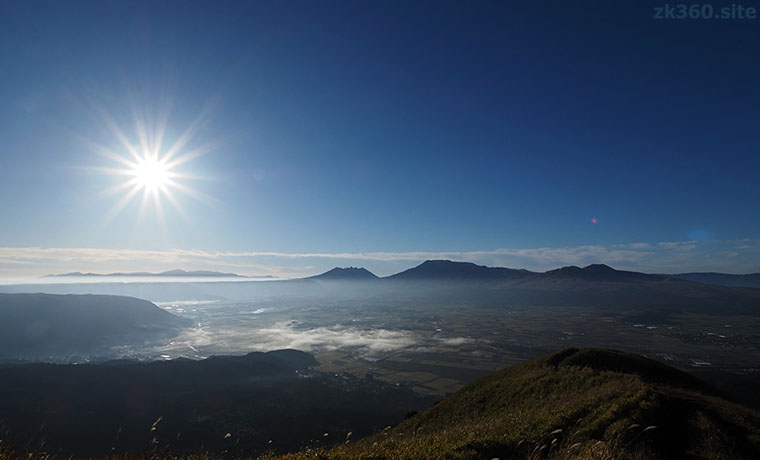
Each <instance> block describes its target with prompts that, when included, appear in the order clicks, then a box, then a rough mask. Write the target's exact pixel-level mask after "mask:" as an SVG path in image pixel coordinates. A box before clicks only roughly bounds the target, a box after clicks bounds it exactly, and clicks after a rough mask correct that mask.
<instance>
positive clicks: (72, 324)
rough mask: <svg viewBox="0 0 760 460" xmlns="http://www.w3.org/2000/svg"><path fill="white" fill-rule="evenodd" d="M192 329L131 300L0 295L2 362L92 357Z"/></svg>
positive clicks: (151, 306) (186, 322) (148, 304)
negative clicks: (76, 355)
mask: <svg viewBox="0 0 760 460" xmlns="http://www.w3.org/2000/svg"><path fill="white" fill-rule="evenodd" d="M190 324H192V322H191V321H189V320H188V319H186V318H180V317H178V316H175V315H173V314H171V313H169V312H167V311H165V310H162V309H160V308H158V307H157V306H155V305H154V304H153V303H151V302H148V301H147V300H141V299H135V298H131V297H122V296H111V295H50V294H0V358H7V359H17V358H45V357H46V356H48V355H51V354H55V355H58V356H60V355H64V354H67V353H93V352H97V351H98V350H99V348H101V347H111V346H121V345H128V344H134V343H141V342H145V341H147V340H154V339H158V338H165V337H170V336H172V335H174V334H176V332H177V331H178V330H179V329H181V328H183V327H186V326H189V325H190Z"/></svg>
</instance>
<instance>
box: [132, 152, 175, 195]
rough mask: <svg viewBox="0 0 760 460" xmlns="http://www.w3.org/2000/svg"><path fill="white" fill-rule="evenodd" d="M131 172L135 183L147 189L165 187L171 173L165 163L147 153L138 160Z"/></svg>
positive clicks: (153, 189)
mask: <svg viewBox="0 0 760 460" xmlns="http://www.w3.org/2000/svg"><path fill="white" fill-rule="evenodd" d="M131 173H132V175H134V176H135V180H136V181H137V185H138V186H139V187H140V188H142V189H145V190H147V191H155V190H156V189H162V190H163V189H165V188H166V185H167V184H168V182H169V177H170V175H171V173H170V172H169V167H168V166H167V165H166V163H164V162H162V161H159V160H158V159H157V158H155V157H152V156H149V155H145V157H144V158H143V159H142V160H140V161H138V162H137V164H136V165H135V167H134V169H133V170H132V171H131Z"/></svg>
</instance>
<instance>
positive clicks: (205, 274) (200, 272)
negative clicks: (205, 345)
mask: <svg viewBox="0 0 760 460" xmlns="http://www.w3.org/2000/svg"><path fill="white" fill-rule="evenodd" d="M67 276H72V277H74V276H194V277H216V276H218V277H224V278H248V277H247V276H243V275H238V274H237V273H222V272H214V271H209V270H190V271H187V270H180V269H175V270H168V271H165V272H161V273H150V272H127V273H122V272H117V273H82V272H71V273H62V274H59V275H45V277H46V278H57V277H67ZM258 278H270V277H268V276H261V277H258Z"/></svg>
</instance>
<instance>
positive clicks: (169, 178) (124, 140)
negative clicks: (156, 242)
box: [88, 110, 215, 224]
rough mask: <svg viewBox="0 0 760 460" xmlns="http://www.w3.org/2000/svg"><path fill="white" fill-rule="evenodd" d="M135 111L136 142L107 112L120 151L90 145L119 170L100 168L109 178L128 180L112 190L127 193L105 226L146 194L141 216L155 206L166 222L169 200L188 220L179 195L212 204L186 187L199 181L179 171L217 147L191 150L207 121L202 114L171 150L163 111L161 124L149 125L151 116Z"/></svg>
mask: <svg viewBox="0 0 760 460" xmlns="http://www.w3.org/2000/svg"><path fill="white" fill-rule="evenodd" d="M136 113H137V111H135V110H133V118H134V128H135V135H134V136H133V138H134V139H135V140H136V141H137V142H136V143H133V142H131V139H130V136H128V135H127V134H126V132H125V131H124V130H123V129H122V128H121V127H120V126H119V125H118V124H117V123H116V122H115V121H114V120H113V119H112V118H111V117H110V116H109V115H108V114H106V113H105V112H103V111H100V115H101V117H102V118H103V120H104V121H105V122H106V124H107V126H108V127H109V129H110V131H111V132H112V134H113V135H114V137H115V138H116V140H117V141H118V145H119V148H117V149H113V148H105V147H102V146H99V145H94V144H92V143H88V144H89V145H90V146H91V147H94V149H95V151H96V152H97V153H98V154H100V155H101V156H103V157H106V158H107V159H109V160H110V161H113V162H115V163H116V166H115V167H106V168H98V169H99V170H100V171H101V172H104V173H106V174H109V175H116V176H122V177H126V179H125V180H123V181H121V182H120V183H118V184H117V185H115V186H113V187H111V188H110V189H109V190H107V192H109V194H118V193H123V195H122V196H121V198H120V199H119V200H118V201H117V202H116V203H115V204H114V205H113V206H112V207H111V208H110V209H109V210H108V212H107V213H106V214H105V216H104V222H103V223H104V224H107V223H108V222H110V221H111V220H112V219H113V218H114V217H116V216H117V215H119V214H120V213H121V211H122V210H123V209H124V208H125V207H126V206H127V205H128V204H129V203H130V202H131V201H132V200H133V199H134V198H136V197H139V196H140V195H142V202H141V205H140V211H139V215H140V216H142V215H143V214H144V213H145V211H146V210H147V208H148V207H151V206H152V207H153V208H154V209H155V211H156V216H157V217H158V218H159V220H160V221H161V222H162V223H163V201H164V200H166V201H168V202H169V203H171V204H172V206H173V207H174V208H175V209H176V210H177V211H178V213H179V214H180V215H182V216H183V217H185V218H187V216H186V215H185V213H184V210H183V209H182V207H181V206H180V203H179V201H178V200H177V196H176V194H177V193H178V192H179V193H182V194H184V195H188V196H190V197H192V198H195V199H199V200H201V201H211V200H210V198H209V197H207V196H206V195H204V194H203V193H201V192H199V191H197V190H195V189H193V188H191V187H190V186H188V185H187V184H186V182H188V181H189V180H192V179H195V178H197V176H192V175H190V174H187V173H183V172H181V171H180V170H179V168H178V167H179V166H180V165H182V164H184V163H187V162H188V161H190V160H192V159H194V158H196V157H198V156H200V155H203V154H205V153H208V152H210V151H211V150H213V149H214V148H215V145H214V144H212V143H207V144H203V145H201V146H193V147H190V145H191V144H196V143H195V142H191V141H192V140H193V138H194V137H195V136H196V135H197V134H198V131H199V129H200V127H201V126H202V123H203V121H204V119H205V118H204V114H203V113H201V115H199V116H198V117H197V118H196V119H195V121H194V122H193V123H191V124H190V126H189V127H188V128H187V129H186V130H185V131H184V132H182V134H181V135H180V136H178V137H177V139H176V140H175V141H174V142H173V143H172V144H171V145H170V146H169V147H168V148H164V137H165V134H166V128H167V116H166V113H165V112H162V116H159V117H158V120H159V122H158V123H155V124H153V125H149V124H148V123H146V122H145V121H144V120H145V119H146V118H147V117H141V116H137V115H135V114H136Z"/></svg>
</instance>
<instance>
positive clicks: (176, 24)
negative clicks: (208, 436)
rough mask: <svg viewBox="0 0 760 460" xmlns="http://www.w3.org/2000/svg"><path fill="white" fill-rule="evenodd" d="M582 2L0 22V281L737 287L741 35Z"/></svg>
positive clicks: (753, 241)
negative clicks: (164, 161)
mask: <svg viewBox="0 0 760 460" xmlns="http://www.w3.org/2000/svg"><path fill="white" fill-rule="evenodd" d="M571 3H573V4H571ZM582 4H583V5H584V7H583V8H580V7H579V6H578V5H579V4H575V3H574V2H533V1H520V2H509V1H475V2H469V1H468V2H465V1H458V2H447V1H432V2H423V1H411V2H410V1H341V2H333V1H318V2H317V1H303V2H301V1H290V0H286V1H239V2H234V1H225V2H209V1H202V2H191V1H177V2H173V1H158V2H156V1H150V2H138V1H121V2H104V1H93V2H86V1H78V2H60V1H53V2H37V1H17V2H9V1H6V2H2V5H1V6H0V63H1V64H0V100H1V101H3V103H2V105H0V197H1V198H2V199H0V275H4V276H11V275H14V274H18V275H21V274H24V275H26V274H43V273H50V272H61V271H72V270H82V271H109V270H128V269H135V270H140V269H147V270H160V269H170V268H186V269H200V268H203V269H219V270H232V271H237V272H240V273H247V274H283V275H288V274H303V273H312V272H317V271H321V270H322V269H327V268H330V267H331V266H333V265H364V266H367V267H368V268H371V269H374V270H375V271H377V272H379V273H380V274H386V273H389V272H392V271H395V270H397V269H402V268H407V267H409V266H411V265H414V264H416V263H417V262H419V261H421V260H424V258H428V257H438V256H441V257H450V258H456V259H460V260H472V261H476V262H481V263H488V264H491V265H506V266H513V267H526V268H533V269H547V268H553V267H557V266H561V265H567V264H571V263H575V264H585V263H592V262H602V263H609V264H611V265H613V266H616V267H621V268H631V269H640V270H646V271H691V270H720V271H728V272H750V271H760V212H759V211H760V205H759V204H758V203H760V185H758V184H760V151H759V150H760V149H759V147H760V145H759V143H758V133H759V132H760V58H759V57H758V56H760V19H754V20H752V19H734V20H708V19H701V18H700V19H682V20H678V19H670V20H658V19H655V18H654V17H653V16H654V7H656V6H661V5H662V3H661V2H660V3H658V2H654V3H649V2H642V1H627V2H623V1H620V2H618V1H614V2H613V1H604V2H583V3H582ZM713 5H714V7H715V9H716V10H717V9H718V8H719V7H721V6H725V5H730V3H725V2H716V3H713ZM743 5H744V6H748V7H749V6H754V7H760V3H757V4H752V3H745V4H743ZM162 121H163V122H164V123H162ZM141 130H142V131H143V132H144V136H143V139H144V140H145V142H142V143H141ZM162 132H163V137H162V142H161V144H160V145H159V144H158V143H157V142H156V140H157V137H158V134H160V133H162ZM120 134H121V136H120ZM183 134H184V137H183ZM145 143H147V144H148V145H149V146H150V149H153V150H155V152H156V153H158V156H159V158H162V157H163V156H165V155H167V153H168V152H169V151H170V150H171V147H172V146H174V145H176V146H177V148H176V149H175V151H173V152H172V155H173V156H172V160H177V159H181V161H180V162H178V163H179V164H176V165H172V167H171V169H170V171H168V174H169V175H171V177H172V178H173V179H172V180H173V184H174V185H172V186H166V190H167V192H168V194H167V193H165V192H161V191H158V192H156V194H157V196H158V198H157V199H155V200H154V199H153V198H150V197H149V199H148V200H146V201H145V202H144V203H143V198H142V196H143V194H145V193H146V190H149V189H150V187H142V188H141V187H140V184H137V185H134V184H130V185H129V186H128V187H122V188H120V189H118V190H115V187H118V186H119V184H124V183H125V181H128V180H132V181H135V180H136V179H135V174H136V173H135V168H134V167H130V166H128V165H126V164H125V163H124V162H123V161H122V162H119V161H118V158H117V157H119V158H125V159H129V161H132V162H133V163H134V162H135V158H134V157H131V155H132V154H131V153H130V149H131V150H132V151H133V152H137V154H138V155H143V154H144V153H145V152H144V150H145V148H144V147H143V145H142V144H145ZM170 156H171V155H170ZM164 172H165V173H166V172H167V171H164ZM137 179H138V181H139V180H142V179H140V178H139V177H138V178H137ZM142 185H143V186H144V185H145V184H144V183H143V184H142ZM163 185H166V184H163ZM131 187H136V190H135V192H134V196H132V199H131V200H129V201H128V202H127V200H126V198H125V197H126V196H127V195H128V193H129V191H130V190H131ZM170 198H171V199H170ZM120 203H121V204H122V205H123V206H119V204H120ZM159 206H160V209H158V207H159Z"/></svg>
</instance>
